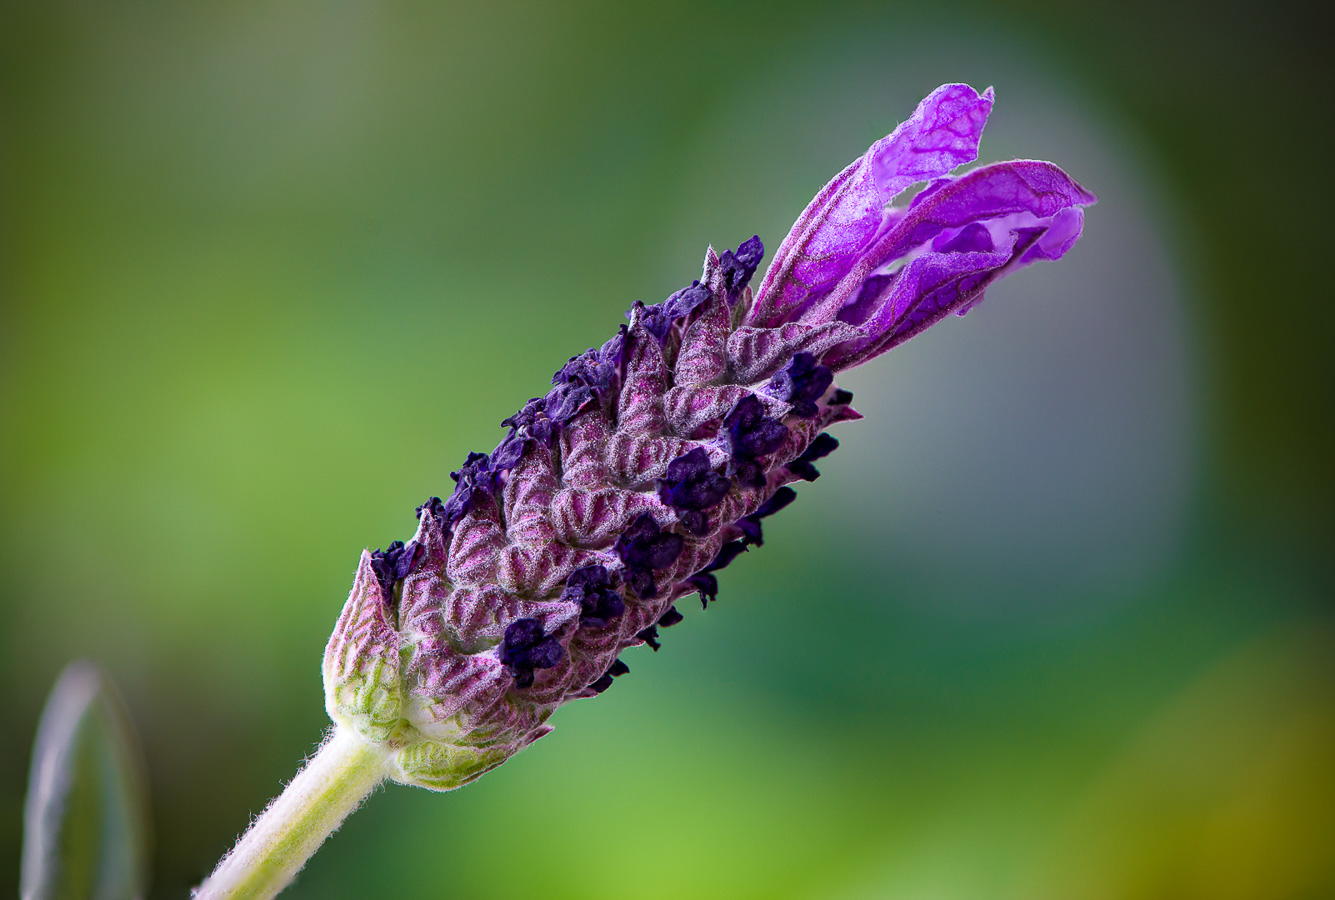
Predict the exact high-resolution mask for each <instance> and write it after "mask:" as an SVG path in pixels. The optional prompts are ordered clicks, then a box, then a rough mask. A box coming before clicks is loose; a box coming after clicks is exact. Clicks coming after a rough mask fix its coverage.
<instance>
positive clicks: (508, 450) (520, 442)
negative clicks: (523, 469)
mask: <svg viewBox="0 0 1335 900" xmlns="http://www.w3.org/2000/svg"><path fill="white" fill-rule="evenodd" d="M530 440H531V439H530V438H526V437H523V436H522V435H518V434H515V433H514V432H511V433H510V434H507V435H506V436H505V437H503V438H502V439H501V442H500V443H499V444H497V445H496V449H495V450H493V451H491V470H492V471H493V472H507V471H509V470H510V469H513V468H514V467H515V466H517V465H519V461H520V460H521V459H523V458H524V451H525V450H527V449H528V445H529V441H530Z"/></svg>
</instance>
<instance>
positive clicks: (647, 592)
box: [613, 513, 686, 599]
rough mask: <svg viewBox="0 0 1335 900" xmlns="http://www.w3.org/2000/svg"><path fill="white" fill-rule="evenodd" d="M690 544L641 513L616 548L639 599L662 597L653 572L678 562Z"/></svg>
mask: <svg viewBox="0 0 1335 900" xmlns="http://www.w3.org/2000/svg"><path fill="white" fill-rule="evenodd" d="M685 546H686V540H685V538H683V537H682V536H681V535H679V534H673V533H672V532H670V531H663V530H662V529H661V528H659V527H658V523H657V522H656V521H654V517H653V516H651V515H650V514H649V513H641V514H640V516H639V517H638V518H637V519H636V520H635V521H634V522H632V523H631V525H630V527H629V528H627V529H626V531H625V533H623V534H622V535H621V537H619V538H617V542H616V546H615V547H614V548H613V549H614V550H615V552H616V555H617V557H618V558H619V559H620V560H621V562H622V564H623V565H624V566H625V568H624V569H623V570H622V576H623V578H624V579H625V581H626V583H627V584H629V585H630V587H631V589H632V590H633V591H635V593H636V594H637V595H639V596H640V597H643V598H645V599H648V598H650V597H655V596H657V595H658V587H657V585H655V584H654V578H653V570H654V569H664V568H667V567H668V566H670V565H672V564H673V563H674V562H676V561H677V557H678V556H680V555H681V551H682V548H683V547H685Z"/></svg>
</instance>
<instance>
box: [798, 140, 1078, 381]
mask: <svg viewBox="0 0 1335 900" xmlns="http://www.w3.org/2000/svg"><path fill="white" fill-rule="evenodd" d="M1095 200H1096V198H1095V197H1094V195H1093V194H1091V193H1090V192H1089V191H1087V190H1085V189H1084V188H1082V187H1081V186H1080V185H1079V184H1077V183H1076V182H1075V181H1074V180H1072V179H1071V178H1070V176H1068V175H1067V174H1066V173H1065V172H1063V171H1062V170H1061V169H1059V168H1057V167H1056V166H1054V165H1052V164H1051V163H1044V162H1034V161H1030V160H1016V161H1013V162H1008V163H997V164H995V165H991V166H985V167H982V168H980V169H976V170H974V171H973V172H970V173H969V174H967V175H965V176H963V177H962V178H959V179H955V180H953V181H951V182H949V183H947V184H944V185H942V186H941V187H940V188H939V189H937V190H935V191H933V192H932V194H931V195H930V196H929V197H927V198H926V199H925V200H924V201H923V202H921V203H918V202H916V201H915V202H914V203H913V204H912V205H911V206H910V208H909V210H908V212H907V213H906V214H905V215H904V216H903V217H902V218H901V219H899V220H898V221H897V222H896V223H895V225H894V227H893V228H892V229H891V230H890V231H888V232H886V234H884V235H883V236H882V237H881V238H879V239H878V240H877V241H876V244H875V246H874V247H872V248H871V249H870V250H869V251H868V252H867V254H866V256H865V257H864V258H863V259H862V260H861V261H859V263H858V265H857V266H856V267H855V268H854V269H853V270H851V271H850V272H849V273H848V275H846V276H845V278H844V280H843V281H842V282H841V283H840V284H839V286H838V287H837V288H836V289H835V290H833V291H831V292H830V294H829V296H828V297H827V299H826V301H825V302H822V303H821V305H820V306H819V307H818V308H816V309H812V310H810V311H809V313H808V315H809V316H810V317H811V318H812V319H814V320H815V321H817V322H819V321H820V320H822V319H824V318H826V317H828V316H834V317H836V320H837V321H842V322H845V323H847V324H850V325H855V326H857V327H858V328H859V329H860V330H861V332H862V334H861V335H860V336H859V337H857V338H854V339H853V340H850V341H845V342H844V343H842V344H840V345H839V346H837V347H834V348H832V349H831V350H830V352H829V353H827V354H826V356H825V358H824V360H823V361H824V363H825V365H827V366H829V367H830V368H832V369H836V370H840V369H847V368H851V367H852V366H856V365H859V364H861V363H863V362H866V361H867V360H869V359H871V358H872V357H874V356H877V355H879V354H881V353H884V352H885V351H886V350H888V349H890V348H891V347H894V346H895V345H897V344H901V343H903V342H904V341H906V340H908V339H909V338H911V337H913V336H914V335H916V334H917V333H918V332H920V331H922V330H923V329H924V328H926V327H927V326H928V325H931V324H932V323H934V322H936V321H938V320H939V319H941V318H943V317H944V316H946V315H947V314H949V313H952V312H954V313H960V314H963V313H964V312H967V311H968V310H969V309H970V308H971V307H972V306H973V304H975V303H977V302H978V301H979V300H980V299H981V298H982V294H983V291H984V290H985V289H986V288H987V286H988V285H989V284H991V283H992V282H994V281H996V280H997V279H998V278H1000V277H1002V276H1003V275H1005V274H1007V273H1008V272H1011V271H1014V270H1016V269H1019V268H1022V267H1024V266H1027V265H1029V264H1030V263H1032V262H1036V261H1038V260H1040V259H1060V258H1061V257H1062V256H1063V255H1064V254H1065V253H1066V252H1067V251H1068V250H1069V249H1070V248H1071V247H1072V246H1074V244H1075V242H1076V240H1078V239H1079V237H1080V229H1081V226H1082V224H1083V222H1084V214H1083V212H1082V211H1081V209H1080V208H1081V207H1082V206H1087V205H1089V204H1091V203H1093V202H1095ZM905 261H906V262H905ZM901 264H902V267H900V268H898V269H893V266H895V265H901ZM887 267H891V268H890V269H889V270H887ZM878 270H879V271H878ZM841 298H843V302H842V305H840V306H838V307H836V306H835V305H834V304H835V301H836V300H839V299H841Z"/></svg>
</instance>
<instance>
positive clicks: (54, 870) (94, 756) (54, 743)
mask: <svg viewBox="0 0 1335 900" xmlns="http://www.w3.org/2000/svg"><path fill="white" fill-rule="evenodd" d="M32 757H33V760H32V768H31V772H30V774H29V776H28V797H27V801H26V803H25V804H24V811H23V872H22V879H21V881H20V884H19V896H21V897H22V898H23V900H84V898H92V900H137V898H140V897H143V896H144V892H145V890H146V888H147V886H148V885H147V875H148V853H149V834H148V797H147V794H146V792H145V791H146V785H145V780H144V771H143V761H142V760H141V759H140V755H139V748H138V746H137V743H136V741H135V739H134V732H133V726H132V725H131V724H130V723H129V722H128V721H127V720H126V715H125V710H124V707H123V706H122V704H121V702H120V699H119V698H118V697H117V696H116V694H115V690H114V688H112V686H111V685H110V683H109V682H108V681H107V678H106V676H105V675H104V674H103V673H102V672H101V671H99V670H98V668H97V667H96V666H94V665H92V664H91V663H87V662H76V663H71V664H70V665H69V666H67V667H66V669H65V671H64V672H63V673H61V676H60V680H59V681H57V682H56V686H55V687H54V688H53V689H52V691H51V696H50V697H49V698H48V699H47V701H46V708H45V709H43V711H42V720H41V723H40V725H39V726H38V729H37V740H36V741H35V742H34V744H33V750H32Z"/></svg>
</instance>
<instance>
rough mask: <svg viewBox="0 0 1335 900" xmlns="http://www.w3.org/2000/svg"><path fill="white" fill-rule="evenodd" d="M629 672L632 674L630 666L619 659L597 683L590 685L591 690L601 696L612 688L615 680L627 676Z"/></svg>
mask: <svg viewBox="0 0 1335 900" xmlns="http://www.w3.org/2000/svg"><path fill="white" fill-rule="evenodd" d="M628 672H630V666H628V665H626V664H625V663H623V662H622V661H621V660H619V659H618V660H616V661H615V662H613V663H612V666H611V668H609V669H608V670H607V671H606V672H604V673H603V674H602V675H601V676H599V678H598V680H597V681H595V682H594V683H593V684H591V685H589V690H591V691H593V692H594V693H595V694H601V693H602V692H603V691H605V690H607V689H608V688H610V687H611V686H612V679H613V678H616V677H618V676H621V675H625V674H627V673H628Z"/></svg>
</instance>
